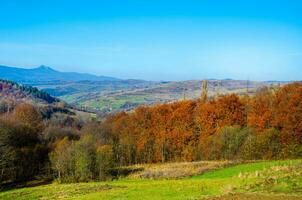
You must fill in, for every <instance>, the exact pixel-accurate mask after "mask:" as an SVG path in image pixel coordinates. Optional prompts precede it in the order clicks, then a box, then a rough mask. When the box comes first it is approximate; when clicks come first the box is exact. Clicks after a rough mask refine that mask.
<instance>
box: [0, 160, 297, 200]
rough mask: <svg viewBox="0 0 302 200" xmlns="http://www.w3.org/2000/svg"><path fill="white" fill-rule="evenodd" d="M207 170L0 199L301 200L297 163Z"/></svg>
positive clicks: (40, 189)
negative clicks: (178, 176) (169, 176)
mask: <svg viewBox="0 0 302 200" xmlns="http://www.w3.org/2000/svg"><path fill="white" fill-rule="evenodd" d="M163 167H164V165H163ZM172 167H173V166H172ZM209 170H210V171H209ZM209 170H208V172H205V173H203V174H201V175H193V176H191V177H184V178H172V179H171V178H170V179H142V178H137V177H136V178H135V177H128V178H122V179H120V180H115V181H109V182H91V183H79V184H58V183H53V184H49V185H43V186H37V187H28V188H22V189H14V190H9V191H4V192H1V193H0V199H14V200H18V199H106V200H107V199H108V200H110V199H120V200H122V199H135V200H137V199H146V200H148V199H150V200H151V199H152V200H154V199H159V200H160V199H203V198H209V199H217V200H220V199H221V200H222V199H229V200H231V199H234V200H235V199H238V200H239V199H243V200H245V199H257V200H260V199H290V200H291V199H302V161H301V160H287V161H264V162H256V163H247V164H239V165H235V166H229V167H225V168H222V169H216V170H214V169H213V170H211V169H209Z"/></svg>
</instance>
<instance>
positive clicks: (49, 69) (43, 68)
mask: <svg viewBox="0 0 302 200" xmlns="http://www.w3.org/2000/svg"><path fill="white" fill-rule="evenodd" d="M36 69H38V70H44V71H55V70H54V69H52V68H51V67H48V66H45V65H41V66H39V67H37V68H36Z"/></svg>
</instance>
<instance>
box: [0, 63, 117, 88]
mask: <svg viewBox="0 0 302 200" xmlns="http://www.w3.org/2000/svg"><path fill="white" fill-rule="evenodd" d="M0 78H1V79H6V80H12V81H16V82H19V83H23V84H38V83H45V82H47V83H50V82H70V81H72V82H74V81H117V80H119V79H117V78H113V77H107V76H96V75H92V74H86V73H76V72H60V71H57V70H54V69H52V68H50V67H47V66H44V65H41V66H40V67H37V68H33V69H24V68H16V67H8V66H0Z"/></svg>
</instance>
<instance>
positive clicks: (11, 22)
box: [0, 0, 302, 80]
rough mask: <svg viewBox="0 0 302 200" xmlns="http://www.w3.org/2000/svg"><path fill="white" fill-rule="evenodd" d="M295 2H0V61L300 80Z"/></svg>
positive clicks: (145, 74) (181, 76)
mask: <svg viewBox="0 0 302 200" xmlns="http://www.w3.org/2000/svg"><path fill="white" fill-rule="evenodd" d="M301 10H302V1H299V0H279V1H278V0H274V1H273V0H266V1H264V0H261V1H260V0H246V1H243V0H220V1H219V0H152V1H147V0H123V1H117V0H107V1H102V0H98V1H97V0H85V1H82V0H77V1H76V0H73V1H72V0H43V1H42V0H26V1H24V0H0V65H9V66H22V67H26V68H29V67H34V66H39V65H42V64H43V65H48V66H51V67H53V68H55V69H57V70H61V71H77V72H87V73H93V74H98V75H107V76H114V77H119V78H136V79H146V80H189V79H204V78H219V79H223V78H233V79H250V80H301V79H302V73H301V71H302V70H301V69H302V68H301V67H302V12H301Z"/></svg>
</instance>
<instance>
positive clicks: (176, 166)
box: [126, 161, 239, 179]
mask: <svg viewBox="0 0 302 200" xmlns="http://www.w3.org/2000/svg"><path fill="white" fill-rule="evenodd" d="M238 163H239V162H235V161H199V162H182V163H164V164H143V165H133V166H130V167H127V168H126V169H127V170H129V171H132V173H129V174H128V175H127V178H139V179H162V178H164V179H171V178H182V177H188V176H193V175H200V174H203V173H205V172H208V171H212V170H216V169H220V168H224V167H227V166H231V165H234V164H238Z"/></svg>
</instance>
